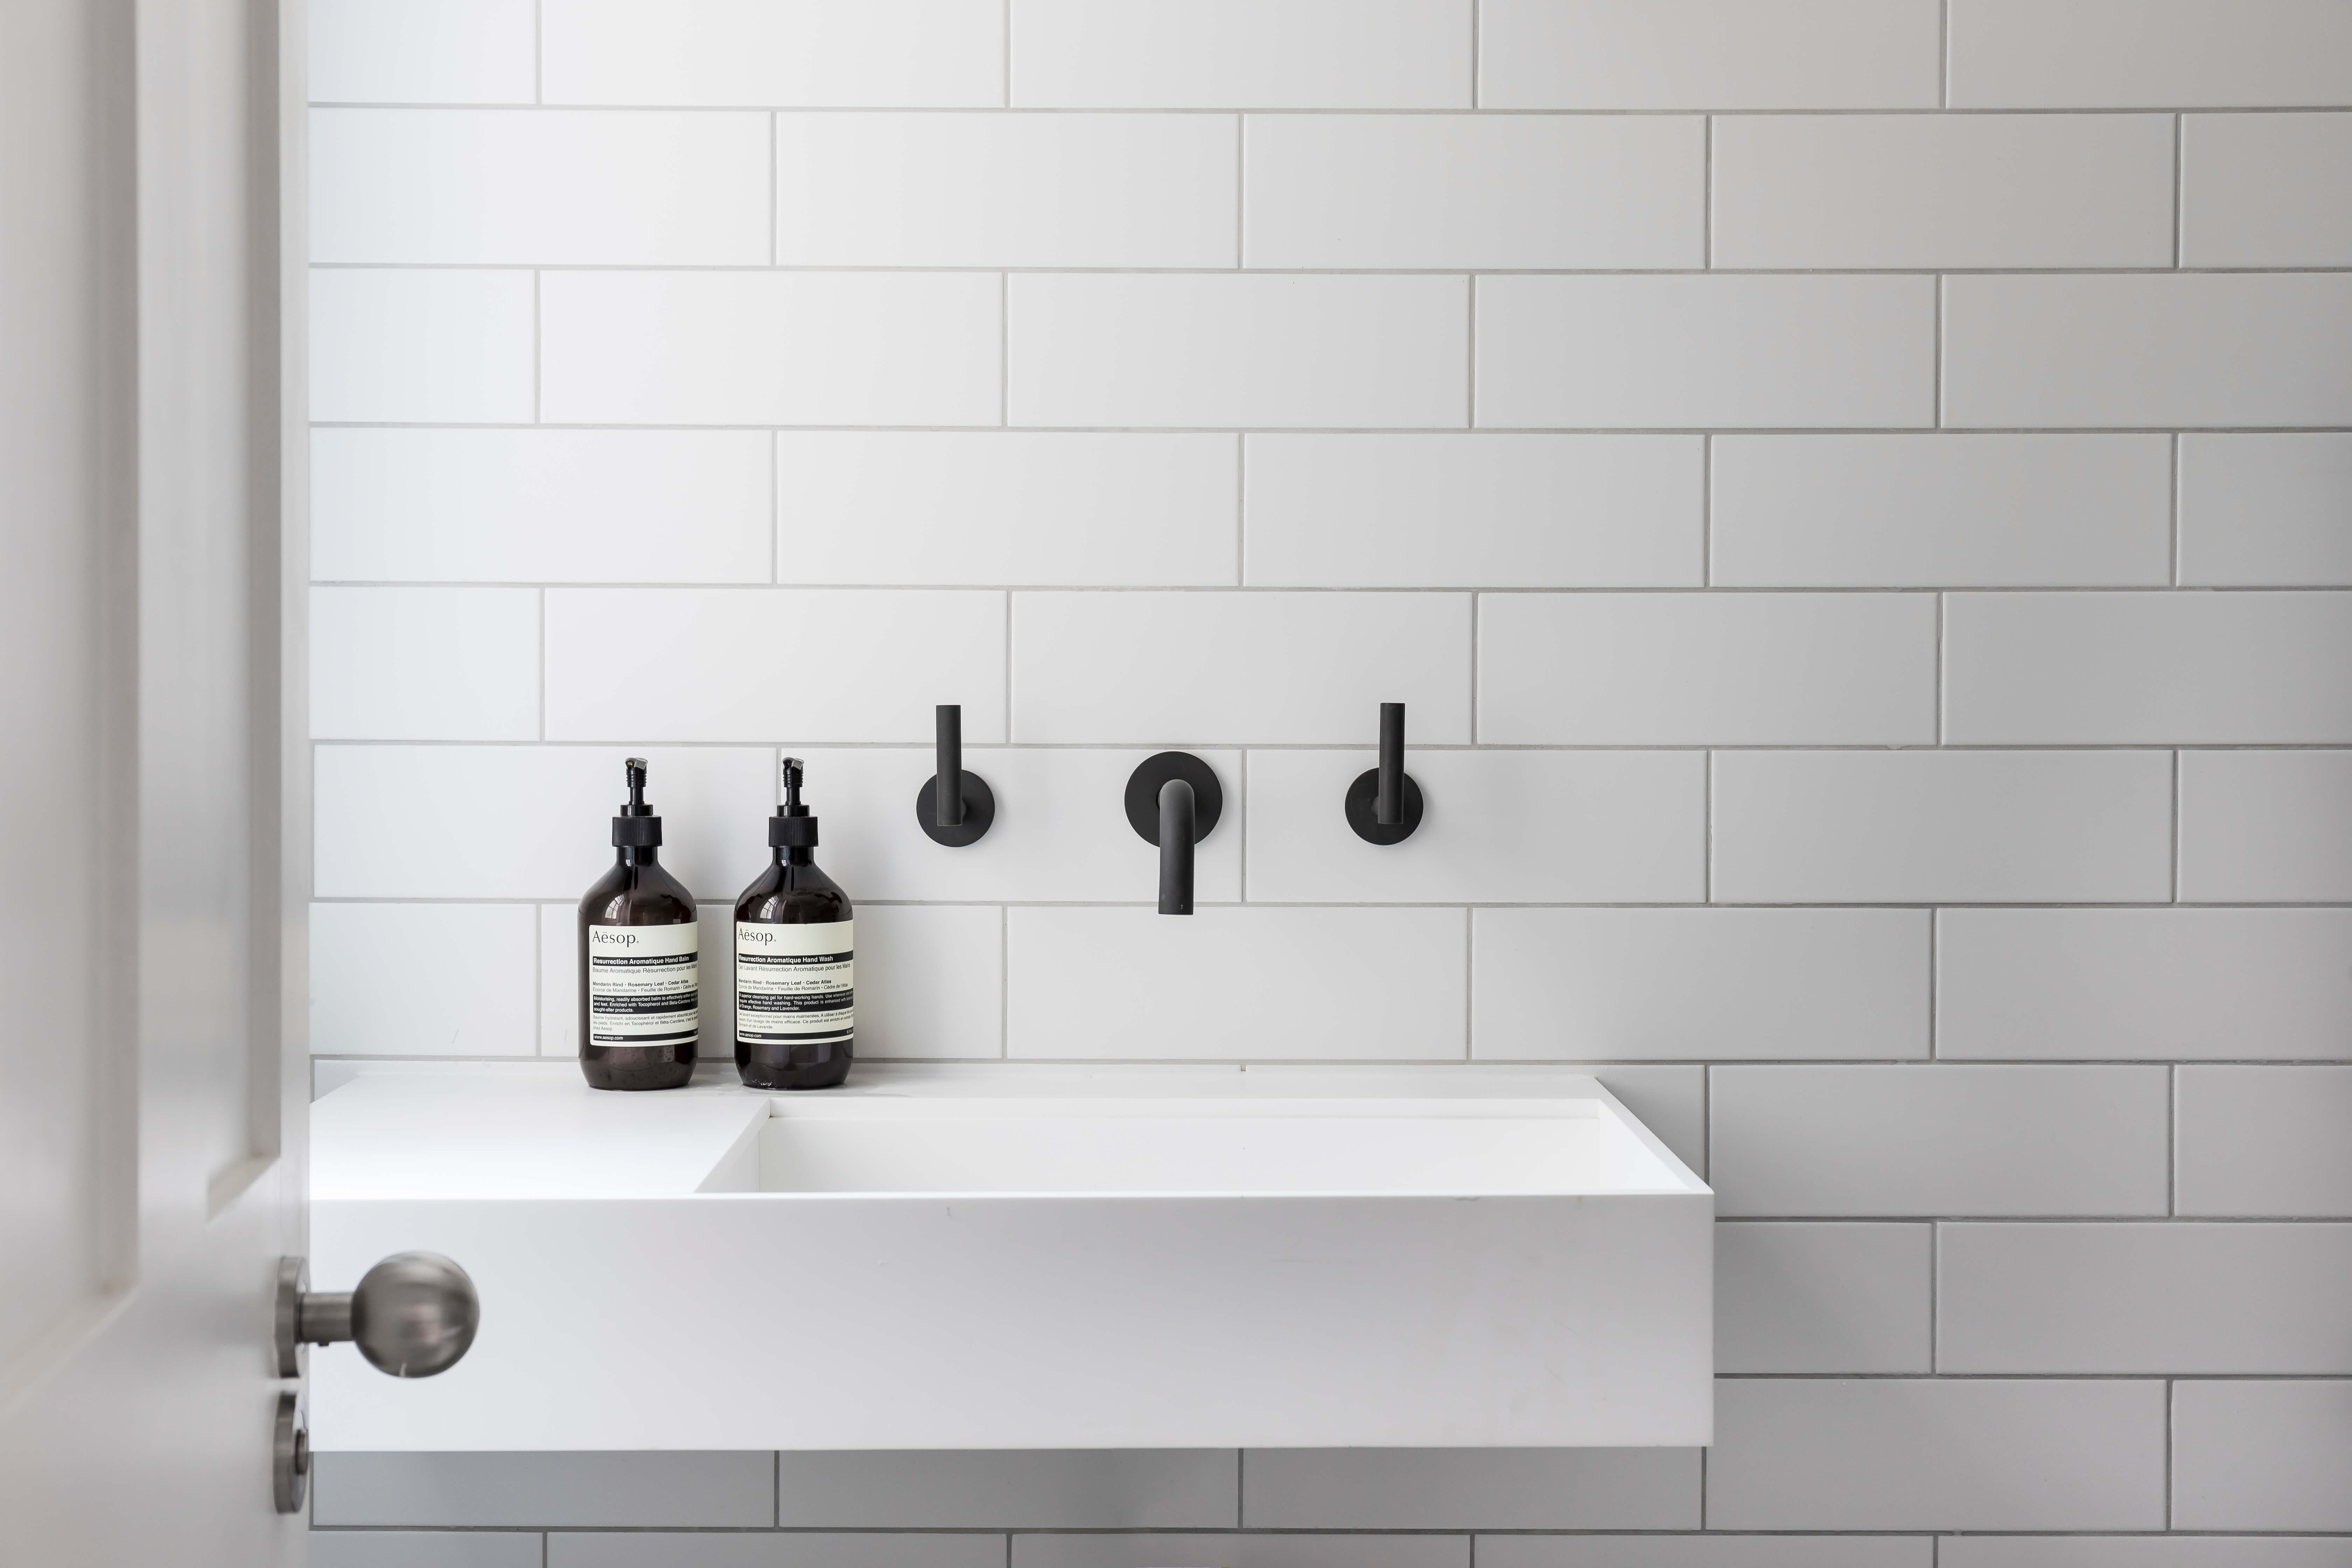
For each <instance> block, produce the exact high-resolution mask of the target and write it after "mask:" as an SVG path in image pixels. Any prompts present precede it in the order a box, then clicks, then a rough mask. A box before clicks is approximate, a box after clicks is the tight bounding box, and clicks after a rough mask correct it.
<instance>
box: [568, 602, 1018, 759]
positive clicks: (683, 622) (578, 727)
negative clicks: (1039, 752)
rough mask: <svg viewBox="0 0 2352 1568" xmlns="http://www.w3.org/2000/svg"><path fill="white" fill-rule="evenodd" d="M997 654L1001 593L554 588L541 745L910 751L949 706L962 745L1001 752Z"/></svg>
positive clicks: (1001, 710) (1001, 703) (1001, 678)
mask: <svg viewBox="0 0 2352 1568" xmlns="http://www.w3.org/2000/svg"><path fill="white" fill-rule="evenodd" d="M624 629H625V630H624ZM1003 650H1004V595H1002V594H991V593H973V592H964V593H957V592H951V591H946V590H938V589H870V590H861V589H839V588H835V589H824V588H770V589H756V588H749V589H747V588H557V589H551V590H549V592H548V595H547V734H548V738H549V739H551V740H565V741H585V740H601V739H603V738H604V737H607V736H632V735H634V736H638V737H642V738H646V739H657V740H665V741H740V740H756V741H789V742H793V744H806V743H808V742H813V741H913V740H919V739H921V738H923V737H925V736H928V735H929V734H930V732H931V710H932V708H933V706H934V705H935V704H937V703H940V702H960V703H961V704H962V705H963V706H964V708H965V710H966V712H965V714H964V734H965V736H966V738H967V739H969V740H971V741H973V742H990V741H998V740H1002V739H1003V736H1004V726H1003V713H1004V658H1003Z"/></svg>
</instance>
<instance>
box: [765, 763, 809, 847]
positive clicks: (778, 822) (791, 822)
mask: <svg viewBox="0 0 2352 1568" xmlns="http://www.w3.org/2000/svg"><path fill="white" fill-rule="evenodd" d="M804 766H805V764H804V763H802V761H801V760H800V759H799V758H798V757H786V758H785V759H784V761H783V765H782V769H781V770H780V771H781V772H782V775H783V781H784V802H783V804H782V805H779V806H778V807H776V815H775V816H772V817H770V818H769V819H768V843H769V845H770V846H771V847H773V848H777V849H814V848H815V847H816V818H815V817H814V816H810V815H809V808H808V807H807V806H804V805H802V804H801V773H802V771H803V768H804Z"/></svg>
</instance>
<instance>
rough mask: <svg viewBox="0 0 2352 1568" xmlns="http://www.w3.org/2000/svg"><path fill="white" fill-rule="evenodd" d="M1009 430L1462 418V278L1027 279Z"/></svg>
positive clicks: (1014, 293) (1017, 329) (1407, 424)
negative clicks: (1024, 427)
mask: <svg viewBox="0 0 2352 1568" xmlns="http://www.w3.org/2000/svg"><path fill="white" fill-rule="evenodd" d="M1009 288H1010V296H1009V298H1010V301H1011V303H1010V310H1011V312H1012V321H1011V323H1010V326H1009V328H1008V338H1007V341H1008V342H1009V343H1010V344H1011V348H1010V351H1009V352H1010V353H1011V355H1012V364H1011V372H1010V376H1011V381H1010V384H1011V387H1012V412H1011V416H1010V417H1011V422H1012V423H1013V424H1015V425H1082V426H1083V425H1091V426H1209V427H1212V428H1216V427H1224V428H1231V427H1234V426H1307V427H1330V426H1339V427H1347V426H1396V427H1403V428H1420V427H1429V426H1459V425H1462V424H1463V423H1465V420H1466V418H1467V402H1466V399H1467V396H1468V393H1467V390H1466V383H1467V376H1468V368H1467V357H1468V347H1467V338H1468V333H1469V300H1468V298H1467V289H1468V283H1467V281H1466V280H1465V279H1460V278H1430V277H1388V278H1350V277H1332V276H1328V275H1318V276H1295V275H1289V274H1283V275H1271V276H1228V277H1218V276H1214V275H1208V274H1201V275H1188V274H1181V273H1147V274H1124V275H1122V274H1089V273H1045V274H1036V273H1029V274H1022V275H1019V276H1016V277H1013V278H1012V279H1010V280H1009Z"/></svg>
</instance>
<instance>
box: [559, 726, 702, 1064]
mask: <svg viewBox="0 0 2352 1568" xmlns="http://www.w3.org/2000/svg"><path fill="white" fill-rule="evenodd" d="M625 776H626V778H627V780H628V785H629V799H628V803H627V804H626V805H623V806H622V807H621V815H620V816H616V817H614V818H613V868H612V869H611V870H609V871H607V872H605V873H604V878H603V879H601V880H600V881H598V882H597V884H596V885H595V886H594V887H593V888H591V889H588V896H587V897H586V898H584V899H583V900H580V1070H581V1072H583V1074H585V1075H586V1076H587V1079H588V1081H589V1083H591V1084H592V1085H593V1086H594V1087H595V1088H598V1089H677V1088H681V1087H683V1086H684V1084H685V1083H686V1080H687V1079H690V1078H692V1077H693V1076H694V1047H695V1042H696V1040H697V1038H698V1037H699V1035H700V1033H701V1030H700V1028H699V1027H698V1005H699V995H698V982H699V974H698V970H699V968H700V962H699V961H700V958H701V947H700V944H699V942H698V941H697V935H698V931H699V930H700V928H699V927H698V926H697V925H696V924H695V923H694V895H693V894H691V893H689V892H688V891H687V890H686V885H685V884H684V883H683V882H680V881H679V880H678V879H677V878H676V877H673V876H671V875H670V874H669V873H668V872H667V871H665V870H663V869H662V868H661V841H662V826H661V818H660V817H658V816H655V815H654V808H653V807H652V806H650V805H646V761H645V759H644V758H643V757H631V758H630V759H629V760H628V762H627V763H626V764H625Z"/></svg>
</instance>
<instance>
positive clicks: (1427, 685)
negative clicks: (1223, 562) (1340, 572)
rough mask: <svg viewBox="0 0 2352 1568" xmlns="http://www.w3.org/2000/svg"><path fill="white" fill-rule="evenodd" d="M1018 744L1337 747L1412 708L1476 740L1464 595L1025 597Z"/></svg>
mask: <svg viewBox="0 0 2352 1568" xmlns="http://www.w3.org/2000/svg"><path fill="white" fill-rule="evenodd" d="M1013 690H1014V691H1015V692H1016V693H1017V694H1018V706H1017V707H1016V709H1015V710H1014V713H1013V739H1014V740H1016V741H1021V742H1049V743H1051V742H1063V743H1067V742H1137V743H1167V744H1183V743H1186V742H1202V743H1207V742H1214V743H1221V744H1228V745H1231V744H1251V743H1260V744H1291V745H1312V744H1318V743H1331V742H1347V741H1350V740H1354V739H1356V738H1357V737H1358V736H1360V735H1365V734H1370V735H1373V736H1374V737H1375V738H1377V736H1378V732H1379V722H1380V704H1381V703H1382V702H1404V703H1406V704H1408V707H1409V711H1410V717H1411V721H1412V726H1413V730H1414V732H1415V733H1417V734H1419V735H1420V737H1421V738H1422V739H1423V740H1424V741H1437V742H1465V741H1467V740H1468V739H1469V738H1470V712H1469V707H1470V701H1469V699H1470V600H1469V596H1468V595H1464V594H1254V593H1253V594H1202V593H1166V594H1153V593H1132V594H1018V595H1013Z"/></svg>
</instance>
